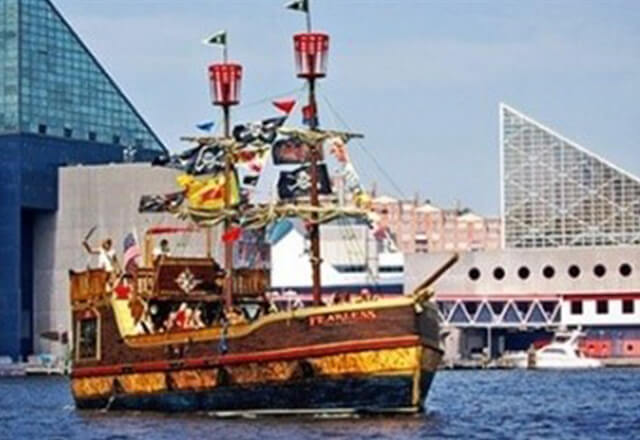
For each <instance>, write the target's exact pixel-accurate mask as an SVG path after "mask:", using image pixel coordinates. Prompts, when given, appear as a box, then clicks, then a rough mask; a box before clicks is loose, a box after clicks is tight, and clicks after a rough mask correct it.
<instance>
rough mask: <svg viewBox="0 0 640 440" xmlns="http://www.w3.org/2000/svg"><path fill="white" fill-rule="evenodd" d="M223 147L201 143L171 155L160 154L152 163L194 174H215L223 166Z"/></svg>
mask: <svg viewBox="0 0 640 440" xmlns="http://www.w3.org/2000/svg"><path fill="white" fill-rule="evenodd" d="M221 154H222V149H221V148H220V147H219V146H217V145H199V146H197V147H194V148H190V149H188V150H185V151H183V152H182V153H179V154H173V155H171V156H159V157H157V158H156V159H154V160H153V162H152V165H156V166H163V167H166V168H173V169H177V170H180V171H183V172H185V173H187V174H191V175H194V176H198V175H202V174H215V173H216V172H218V171H219V170H220V169H221V168H222V167H223V164H222V161H221Z"/></svg>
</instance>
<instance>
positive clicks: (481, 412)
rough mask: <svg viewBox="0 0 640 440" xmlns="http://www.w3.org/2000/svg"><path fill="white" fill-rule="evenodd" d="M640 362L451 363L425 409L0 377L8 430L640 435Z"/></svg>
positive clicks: (61, 435)
mask: <svg viewBox="0 0 640 440" xmlns="http://www.w3.org/2000/svg"><path fill="white" fill-rule="evenodd" d="M639 375H640V370H632V369H607V370H594V371H573V372H541V371H443V372H440V373H438V375H437V376H436V380H435V381H434V384H433V388H432V392H431V395H430V397H429V401H428V403H429V405H428V407H429V409H428V411H427V413H426V414H425V415H419V416H396V417H375V418H346V419H344V418H336V417H334V418H320V419H318V418H309V417H304V418H286V417H285V418H257V419H255V418H254V419H220V418H214V417H212V416H209V415H207V414H149V413H131V412H127V413H122V412H120V413H118V412H99V411H91V412H81V411H76V410H75V408H74V407H73V403H72V399H71V395H70V393H69V388H68V382H67V380H66V379H64V378H28V379H25V378H18V379H9V378H7V379H0V438H2V439H4V438H12V439H14V438H18V439H21V438H43V439H44V438H46V439H72V438H73V439H75V438H78V439H95V440H107V439H108V440H124V439H145V440H165V439H166V440H185V439H191V438H202V439H210V438H217V439H233V440H242V439H255V438H259V439H261V440H271V439H276V440H284V439H289V438H309V439H320V438H333V439H349V440H354V439H385V438H393V439H414V438H425V437H430V438H468V437H473V438H523V439H525V438H535V437H538V438H563V439H567V438H621V439H622V438H625V439H627V438H630V439H631V438H640V380H638V378H640V376H639Z"/></svg>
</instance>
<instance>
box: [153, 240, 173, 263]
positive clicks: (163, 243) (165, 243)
mask: <svg viewBox="0 0 640 440" xmlns="http://www.w3.org/2000/svg"><path fill="white" fill-rule="evenodd" d="M170 254H171V250H170V249H169V240H167V239H166V238H163V239H162V240H160V245H159V246H158V247H156V248H155V249H154V250H153V261H156V260H157V259H158V258H159V257H161V256H164V257H168V256H170Z"/></svg>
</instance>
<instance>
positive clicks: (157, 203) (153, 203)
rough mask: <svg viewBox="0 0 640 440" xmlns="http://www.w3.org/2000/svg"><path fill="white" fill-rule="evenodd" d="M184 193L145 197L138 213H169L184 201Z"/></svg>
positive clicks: (141, 199) (141, 200)
mask: <svg viewBox="0 0 640 440" xmlns="http://www.w3.org/2000/svg"><path fill="white" fill-rule="evenodd" d="M184 196H185V195H184V191H179V192H174V193H170V194H158V195H143V196H142V197H140V204H139V205H138V212H168V211H173V210H175V209H177V208H178V207H179V206H180V205H181V204H182V202H183V201H184Z"/></svg>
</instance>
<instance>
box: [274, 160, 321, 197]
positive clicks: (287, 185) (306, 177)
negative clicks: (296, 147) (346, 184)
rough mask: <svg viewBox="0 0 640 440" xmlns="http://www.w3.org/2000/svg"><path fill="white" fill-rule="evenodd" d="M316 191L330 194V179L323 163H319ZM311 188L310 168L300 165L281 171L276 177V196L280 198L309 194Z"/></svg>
mask: <svg viewBox="0 0 640 440" xmlns="http://www.w3.org/2000/svg"><path fill="white" fill-rule="evenodd" d="M317 169H318V193H319V194H331V180H330V179H329V173H328V172H327V166H326V165H325V164H319V165H318V166H317ZM310 190H311V169H310V167H309V166H302V167H299V168H296V169H295V170H293V171H281V172H280V177H279V178H278V196H279V197H280V199H292V198H295V197H301V196H306V195H309V192H310Z"/></svg>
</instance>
